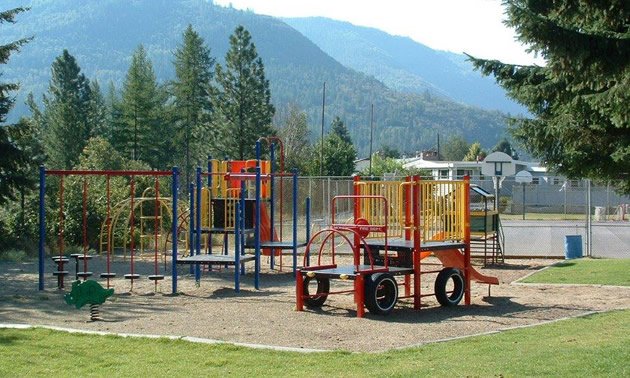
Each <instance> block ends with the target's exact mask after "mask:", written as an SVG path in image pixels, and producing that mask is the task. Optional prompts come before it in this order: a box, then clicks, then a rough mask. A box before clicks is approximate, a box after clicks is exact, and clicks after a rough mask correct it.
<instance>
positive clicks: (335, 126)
mask: <svg viewBox="0 0 630 378" xmlns="http://www.w3.org/2000/svg"><path fill="white" fill-rule="evenodd" d="M330 126H331V127H330V131H331V132H332V133H335V134H337V135H338V136H339V138H341V140H342V141H344V142H346V143H348V144H352V138H351V137H350V132H349V131H348V127H347V126H346V125H345V123H344V122H343V121H342V120H341V118H339V117H338V116H335V118H333V120H332V121H331V122H330Z"/></svg>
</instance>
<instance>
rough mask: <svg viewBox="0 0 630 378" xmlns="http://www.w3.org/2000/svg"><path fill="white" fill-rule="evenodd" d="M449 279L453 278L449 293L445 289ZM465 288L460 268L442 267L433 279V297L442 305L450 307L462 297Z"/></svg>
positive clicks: (455, 304)
mask: <svg viewBox="0 0 630 378" xmlns="http://www.w3.org/2000/svg"><path fill="white" fill-rule="evenodd" d="M449 280H453V290H452V292H451V293H448V292H447V291H446V286H447V285H448V282H449ZM465 289H466V281H465V280H464V275H463V274H462V272H461V270H459V269H457V268H444V269H442V271H440V273H438V275H437V278H436V279H435V298H436V299H437V301H438V302H440V304H441V305H442V306H445V307H452V306H457V304H458V303H459V302H460V301H461V300H462V298H463V297H464V291H466V290H465Z"/></svg>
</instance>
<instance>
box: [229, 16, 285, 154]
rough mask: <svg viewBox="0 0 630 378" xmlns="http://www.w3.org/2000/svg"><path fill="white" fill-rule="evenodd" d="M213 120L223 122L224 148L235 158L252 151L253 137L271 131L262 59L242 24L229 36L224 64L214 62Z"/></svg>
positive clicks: (271, 109)
mask: <svg viewBox="0 0 630 378" xmlns="http://www.w3.org/2000/svg"><path fill="white" fill-rule="evenodd" d="M217 82H218V84H219V93H218V96H217V102H216V110H217V116H218V117H219V118H218V120H217V122H219V124H220V125H223V126H224V130H225V138H223V140H224V147H223V149H224V152H225V154H226V155H227V156H229V157H231V158H236V159H241V160H242V159H246V158H247V157H251V156H253V155H254V148H255V144H256V140H258V139H259V138H260V137H263V136H269V135H271V134H272V132H273V129H272V125H271V120H272V119H273V115H274V112H275V109H274V107H273V105H271V91H270V89H269V80H267V79H266V78H265V68H264V65H263V62H262V59H261V58H259V57H258V52H257V51H256V46H255V45H254V44H253V43H252V42H251V36H250V34H249V32H248V31H247V30H245V28H244V27H243V26H238V27H237V28H236V30H235V31H234V33H233V34H232V35H231V36H230V49H229V51H228V52H227V55H226V57H225V67H223V66H221V65H217Z"/></svg>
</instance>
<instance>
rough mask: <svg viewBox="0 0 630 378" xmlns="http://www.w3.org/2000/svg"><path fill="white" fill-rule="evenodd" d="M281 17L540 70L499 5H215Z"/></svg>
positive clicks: (424, 0) (277, 1)
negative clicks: (343, 25)
mask: <svg viewBox="0 0 630 378" xmlns="http://www.w3.org/2000/svg"><path fill="white" fill-rule="evenodd" d="M214 3H215V4H218V5H223V6H228V5H229V4H232V6H233V7H234V8H236V9H243V10H245V9H250V10H252V11H254V12H255V13H258V14H265V15H270V16H276V17H311V16H321V17H327V18H332V19H335V20H339V21H348V22H350V23H352V24H355V25H359V26H368V27H373V28H376V29H380V30H383V31H385V32H387V33H389V34H393V35H398V36H405V37H410V38H411V39H413V40H414V41H416V42H420V43H422V44H425V45H427V46H429V47H431V48H433V49H436V50H446V51H451V52H454V53H458V54H461V53H464V52H466V53H468V54H470V55H472V56H475V57H478V58H484V59H499V60H500V61H502V62H505V63H512V64H534V63H535V64H539V65H543V64H544V61H543V60H542V59H541V58H536V57H534V56H533V54H528V53H526V52H525V50H526V47H525V46H523V45H521V43H520V42H518V41H516V40H515V33H514V30H513V29H510V28H508V27H506V26H505V25H503V23H502V21H503V20H504V19H505V15H504V14H503V12H504V10H503V7H502V5H501V2H500V1H499V0H385V1H383V0H380V1H378V0H316V1H310V0H214Z"/></svg>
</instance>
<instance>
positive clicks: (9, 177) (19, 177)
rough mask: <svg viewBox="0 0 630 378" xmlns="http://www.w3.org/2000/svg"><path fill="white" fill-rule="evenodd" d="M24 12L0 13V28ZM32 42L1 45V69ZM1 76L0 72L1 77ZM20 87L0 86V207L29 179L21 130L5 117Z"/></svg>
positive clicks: (25, 41) (18, 9) (11, 84)
mask: <svg viewBox="0 0 630 378" xmlns="http://www.w3.org/2000/svg"><path fill="white" fill-rule="evenodd" d="M26 10H27V9H26V8H15V9H11V10H8V11H4V12H0V24H3V23H5V22H10V23H14V22H15V16H16V15H17V14H19V13H21V12H24V11H26ZM30 40H31V38H25V39H20V40H17V41H13V42H10V43H8V44H5V45H0V65H3V64H7V62H8V61H9V57H10V56H11V53H13V52H17V51H19V50H20V47H22V46H23V45H25V44H26V43H28V42H29V41H30ZM1 75H2V72H0V76H1ZM18 88H19V85H18V84H15V83H4V82H0V151H2V153H0V204H2V203H4V202H6V200H7V199H12V198H13V197H14V189H15V188H18V187H23V186H24V185H25V184H27V183H28V182H29V180H28V178H27V177H25V176H24V175H23V174H22V172H23V171H22V170H21V169H20V168H21V167H23V166H24V164H25V163H27V161H28V154H27V153H26V152H25V151H24V149H23V148H21V146H20V145H19V142H17V141H16V133H20V132H21V131H22V129H23V127H22V126H21V125H22V123H20V124H18V125H12V126H7V125H5V122H6V120H7V114H8V113H9V111H10V110H11V108H12V107H13V104H14V102H15V100H14V99H13V98H12V97H11V96H10V93H11V92H13V91H16V90H18Z"/></svg>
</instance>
